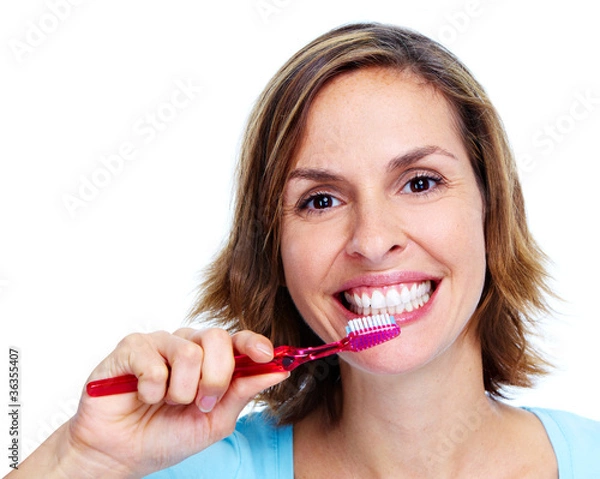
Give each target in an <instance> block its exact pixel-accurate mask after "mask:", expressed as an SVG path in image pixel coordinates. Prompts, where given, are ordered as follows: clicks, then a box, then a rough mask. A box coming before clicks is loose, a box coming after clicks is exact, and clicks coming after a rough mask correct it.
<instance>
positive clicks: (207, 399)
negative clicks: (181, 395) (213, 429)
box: [198, 396, 217, 412]
mask: <svg viewBox="0 0 600 479" xmlns="http://www.w3.org/2000/svg"><path fill="white" fill-rule="evenodd" d="M216 404H217V397H216V396H204V397H203V398H202V399H200V404H199V405H198V409H200V411H202V412H211V411H212V410H213V408H214V407H215V405H216Z"/></svg>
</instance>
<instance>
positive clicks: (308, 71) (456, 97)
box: [192, 23, 549, 423]
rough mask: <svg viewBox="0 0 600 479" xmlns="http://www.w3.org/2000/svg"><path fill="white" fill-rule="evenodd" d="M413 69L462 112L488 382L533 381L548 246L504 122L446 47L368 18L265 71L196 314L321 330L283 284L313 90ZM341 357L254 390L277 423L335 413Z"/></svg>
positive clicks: (284, 336) (284, 338) (244, 324)
mask: <svg viewBox="0 0 600 479" xmlns="http://www.w3.org/2000/svg"><path fill="white" fill-rule="evenodd" d="M368 67H384V68H392V69H398V70H405V71H410V72H411V73H414V74H416V75H417V76H418V77H420V78H422V79H423V80H424V81H425V82H426V83H428V84H429V85H431V86H432V87H433V88H435V89H436V90H437V91H439V92H440V93H442V95H443V96H444V97H445V98H446V100H447V101H448V102H449V104H450V105H451V107H452V108H453V109H454V111H455V114H456V116H457V119H458V124H459V127H460V132H461V135H462V137H463V140H464V143H465V145H466V148H467V151H468V153H469V157H470V160H471V163H472V166H473V170H474V172H475V175H476V177H477V179H478V182H479V185H480V188H481V191H482V196H483V199H484V203H485V222H484V232H485V238H486V249H487V272H486V274H487V276H486V283H485V286H484V290H483V294H482V297H481V300H480V304H479V306H478V308H477V310H476V312H475V314H474V317H473V318H472V321H473V323H472V324H474V325H476V326H477V328H478V332H479V335H480V339H481V346H482V359H483V368H484V371H483V373H484V385H485V389H486V390H487V391H488V392H489V393H490V394H491V395H492V396H502V395H503V393H502V389H503V388H504V387H506V386H522V387H526V386H530V385H531V384H532V378H533V377H535V376H537V375H540V374H543V373H544V372H545V369H546V365H547V363H546V362H545V361H544V360H543V358H542V357H541V356H540V355H539V354H538V353H537V352H536V351H535V350H534V348H532V346H531V344H530V342H529V333H530V330H531V326H532V324H533V322H534V318H535V316H536V314H538V313H540V312H543V311H546V303H545V300H544V297H545V296H544V293H549V289H548V287H547V285H546V279H547V276H546V272H545V268H544V265H543V263H544V256H543V254H542V252H541V251H540V249H539V248H538V247H537V245H536V243H535V242H534V240H533V239H532V237H531V235H530V233H529V230H528V227H527V223H526V218H525V208H524V203H523V195H522V192H521V187H520V184H519V181H518V178H517V173H516V167H515V162H514V159H513V156H512V153H511V151H510V148H509V146H508V142H507V139H506V136H505V132H504V128H503V126H502V123H501V120H500V118H499V117H498V114H497V113H496V110H495V109H494V107H493V106H492V104H491V103H490V101H489V99H488V97H487V95H486V93H485V92H484V90H483V88H482V87H481V86H480V85H479V84H478V83H477V81H476V80H475V79H474V78H473V76H472V75H471V73H470V72H469V71H468V70H467V69H466V68H465V67H464V66H463V65H462V63H461V62H460V61H459V60H458V59H457V58H456V57H455V56H454V55H453V54H452V53H450V52H449V51H447V50H446V49H445V48H444V47H442V46H441V45H439V44H438V43H436V42H434V41H433V40H431V39H429V38H427V37H425V36H423V35H420V34H418V33H415V32H413V31H410V30H407V29H403V28H399V27H396V26H390V25H381V24H375V23H369V24H352V25H347V26H342V27H340V28H337V29H335V30H332V31H330V32H328V33H326V34H324V35H322V36H321V37H319V38H317V39H316V40H314V41H313V42H311V43H310V44H308V45H307V46H306V47H304V48H303V49H302V50H300V51H299V52H298V53H297V54H295V55H294V56H293V57H292V58H291V59H290V60H289V61H288V62H287V63H286V64H285V65H284V66H283V67H282V68H281V69H280V70H279V72H277V74H276V75H275V76H274V77H273V78H272V80H271V81H270V82H269V84H268V85H267V87H266V88H265V90H264V91H263V93H262V94H261V96H260V97H259V99H258V101H257V103H256V105H255V107H254V109H253V111H252V113H251V115H250V117H249V121H248V126H247V130H246V134H245V137H244V142H243V145H242V148H241V156H240V162H239V169H238V189H237V196H236V203H235V216H234V219H233V226H232V229H231V233H230V235H229V239H228V242H227V244H226V246H225V247H224V248H223V250H222V251H221V253H220V255H219V256H218V257H217V258H216V260H215V261H214V262H213V263H212V264H211V265H210V267H209V268H208V269H207V271H206V279H205V281H204V282H203V284H202V285H201V289H200V293H199V297H198V301H197V303H196V305H195V307H194V309H193V311H192V316H194V317H205V318H210V319H211V320H213V321H216V322H217V323H218V324H220V325H223V326H225V327H227V328H229V329H230V330H232V331H235V330H240V329H251V330H254V331H256V332H259V333H261V334H264V335H266V336H267V337H269V338H270V339H271V341H273V343H274V344H275V345H279V344H293V345H306V346H308V345H316V344H321V340H320V339H319V338H318V337H317V336H316V335H315V334H314V333H313V332H312V331H311V330H310V328H309V327H308V326H307V325H306V324H305V323H304V321H303V320H302V318H301V317H300V315H299V314H298V312H297V310H296V308H295V306H294V304H293V302H292V300H291V298H290V296H289V294H288V292H287V290H286V288H285V286H284V285H283V274H282V266H281V258H280V253H279V238H280V228H281V212H282V192H283V189H284V185H285V183H286V180H287V176H288V174H289V172H290V169H291V167H292V160H293V157H294V153H295V151H296V148H297V147H298V145H299V142H300V139H301V137H302V133H303V130H304V127H305V123H306V117H307V112H308V110H309V108H310V106H311V103H312V100H313V99H314V97H315V95H316V94H317V93H318V92H319V90H320V89H321V88H322V87H323V86H324V85H325V84H326V83H327V82H328V81H330V80H331V79H332V78H334V77H336V76H338V75H341V74H343V73H344V72H349V71H353V70H357V69H360V68H368ZM338 383H339V366H338V365H337V363H336V362H335V361H333V360H330V361H322V362H321V363H316V364H315V363H313V364H311V365H309V366H307V367H303V368H298V369H296V370H295V371H294V372H293V373H292V376H291V378H290V379H288V380H287V381H286V382H284V383H282V384H279V385H277V386H275V387H273V388H272V389H269V390H267V391H265V392H264V393H263V394H262V396H261V399H262V400H264V401H265V402H266V403H267V404H268V405H269V406H270V408H271V410H272V412H273V414H274V415H275V416H276V417H277V418H278V419H279V421H280V422H281V423H293V422H295V421H298V420H300V419H302V418H303V417H305V416H306V415H307V414H308V413H309V412H311V411H312V410H314V409H315V408H317V407H319V406H323V405H326V406H327V408H328V411H329V414H330V417H332V418H333V419H335V418H336V417H338V414H339V409H338V402H337V401H336V391H339V388H338V386H339V384H338Z"/></svg>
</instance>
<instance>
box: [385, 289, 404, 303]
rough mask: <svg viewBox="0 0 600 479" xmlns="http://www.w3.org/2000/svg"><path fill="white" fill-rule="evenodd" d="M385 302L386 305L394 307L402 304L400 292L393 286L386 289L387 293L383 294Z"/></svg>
mask: <svg viewBox="0 0 600 479" xmlns="http://www.w3.org/2000/svg"><path fill="white" fill-rule="evenodd" d="M385 302H386V304H387V305H388V307H394V306H398V305H400V304H402V299H401V298H400V293H399V292H398V291H396V290H395V289H394V288H390V289H388V291H387V293H386V294H385Z"/></svg>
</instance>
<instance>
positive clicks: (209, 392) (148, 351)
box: [94, 328, 286, 412]
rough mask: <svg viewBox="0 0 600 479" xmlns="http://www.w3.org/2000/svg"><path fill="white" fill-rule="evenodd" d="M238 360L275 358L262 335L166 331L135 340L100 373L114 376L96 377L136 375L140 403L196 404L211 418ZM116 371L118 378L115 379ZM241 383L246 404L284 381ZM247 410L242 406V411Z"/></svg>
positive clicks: (214, 330)
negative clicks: (243, 356)
mask: <svg viewBox="0 0 600 479" xmlns="http://www.w3.org/2000/svg"><path fill="white" fill-rule="evenodd" d="M234 354H246V355H248V356H249V357H250V358H251V359H252V360H253V361H256V362H261V363H263V362H268V361H270V360H271V359H272V358H273V345H272V344H271V342H270V341H269V340H268V339H267V338H265V337H264V336H262V335H259V334H256V333H254V332H251V331H241V332H238V333H236V334H234V335H233V336H231V335H229V333H228V332H227V331H225V330H223V329H218V328H212V329H206V330H195V329H191V328H183V329H180V330H178V331H176V332H175V333H173V334H169V333H167V332H164V331H160V332H155V333H151V334H132V335H129V336H127V337H126V338H125V339H123V340H122V341H121V343H119V345H118V346H117V349H116V350H115V352H113V354H112V355H111V356H109V358H108V359H107V361H106V362H105V363H108V366H106V365H104V367H101V368H99V369H102V370H104V371H106V370H108V371H110V372H108V373H107V372H104V373H100V372H97V373H95V374H94V375H95V376H98V377H107V376H115V375H120V374H124V373H133V374H135V376H137V378H138V384H137V389H138V399H139V400H140V401H142V402H144V403H146V404H157V403H159V402H161V401H165V402H166V403H167V404H171V405H178V404H179V405H187V404H192V403H195V404H196V406H197V407H198V409H200V411H202V412H210V411H212V410H213V409H214V407H215V406H216V405H217V404H218V403H219V402H220V401H221V399H222V398H223V397H224V395H225V394H226V393H227V392H228V390H229V389H230V387H231V383H232V374H233V370H234V366H235V360H234ZM115 371H117V373H116V374H115ZM272 376H274V377H273V378H270V379H266V378H264V377H263V378H261V379H257V380H250V378H244V380H236V381H234V382H235V383H238V382H240V385H238V387H237V389H236V390H235V394H234V396H235V398H236V399H235V401H237V402H239V403H242V402H243V401H246V402H248V401H249V400H250V399H252V397H254V396H255V395H256V394H257V393H258V392H260V391H261V390H263V389H265V388H267V387H270V386H272V385H273V384H276V383H277V382H279V381H281V380H282V379H284V378H285V377H286V375H285V373H284V374H283V375H281V374H279V375H272ZM241 407H242V408H243V405H242V406H241Z"/></svg>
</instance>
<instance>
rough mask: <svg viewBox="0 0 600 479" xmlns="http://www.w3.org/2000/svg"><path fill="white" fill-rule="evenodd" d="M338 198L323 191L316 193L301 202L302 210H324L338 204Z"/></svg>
mask: <svg viewBox="0 0 600 479" xmlns="http://www.w3.org/2000/svg"><path fill="white" fill-rule="evenodd" d="M340 204H341V202H340V200H338V199H336V198H335V197H334V196H331V195H328V194H325V193H316V194H314V195H311V196H310V197H308V198H307V199H306V200H304V201H303V202H302V205H301V209H303V210H326V209H328V208H333V207H335V206H338V205H340Z"/></svg>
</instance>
